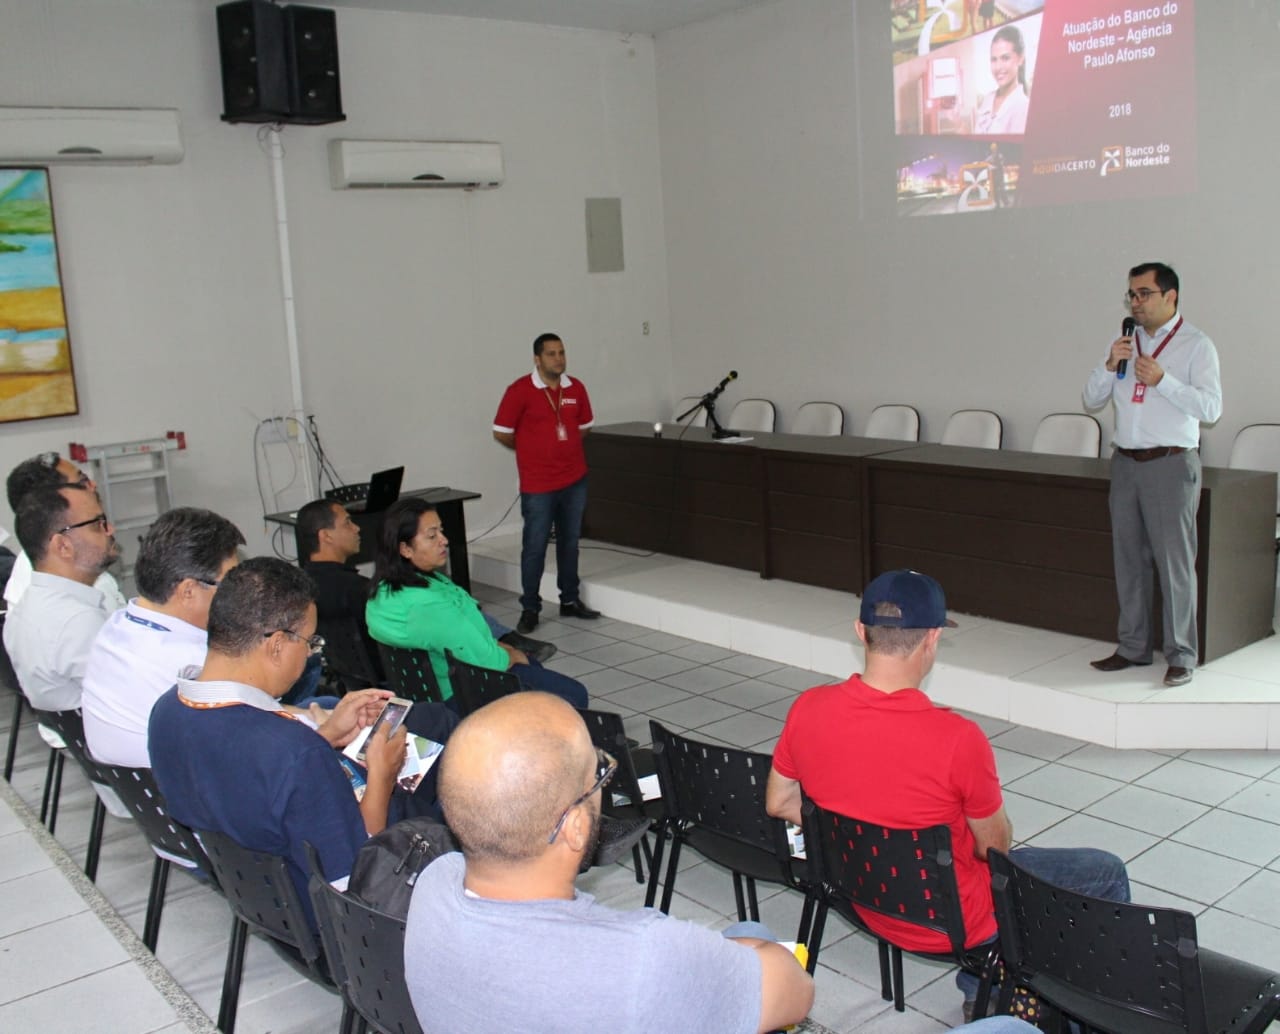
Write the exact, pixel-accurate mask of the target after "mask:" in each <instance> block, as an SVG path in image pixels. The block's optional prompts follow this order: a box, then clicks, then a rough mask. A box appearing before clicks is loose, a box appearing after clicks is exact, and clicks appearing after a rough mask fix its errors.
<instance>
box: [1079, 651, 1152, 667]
mask: <svg viewBox="0 0 1280 1034" xmlns="http://www.w3.org/2000/svg"><path fill="white" fill-rule="evenodd" d="M1150 663H1151V662H1150V661H1131V660H1129V658H1128V657H1121V656H1120V655H1119V654H1118V653H1113V654H1112V655H1111V656H1110V657H1104V658H1102V660H1100V661H1090V662H1089V667H1091V668H1096V669H1097V670H1098V671H1124V669H1125V668H1145V667H1146V666H1147V665H1149V664H1150Z"/></svg>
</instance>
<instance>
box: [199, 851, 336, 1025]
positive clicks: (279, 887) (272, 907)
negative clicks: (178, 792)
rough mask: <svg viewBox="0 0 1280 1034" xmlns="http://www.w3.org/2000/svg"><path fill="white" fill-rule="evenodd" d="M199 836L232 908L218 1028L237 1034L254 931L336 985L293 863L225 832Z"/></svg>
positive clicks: (307, 970) (303, 968)
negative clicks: (297, 884) (309, 919)
mask: <svg viewBox="0 0 1280 1034" xmlns="http://www.w3.org/2000/svg"><path fill="white" fill-rule="evenodd" d="M195 833H196V836H198V837H199V838H200V844H201V846H203V847H204V850H205V853H206V855H207V857H208V859H209V864H210V865H211V866H212V869H213V874H214V876H215V877H216V879H217V881H218V884H219V886H221V887H222V892H223V894H225V895H226V898H227V903H228V904H229V905H230V906H231V917H232V918H231V943H230V944H229V945H228V947H227V966H226V970H225V972H224V974H223V978H222V1000H221V1002H220V1004H219V1006H218V1029H219V1030H221V1031H223V1032H224V1034H232V1032H233V1031H234V1030H235V1026H236V1010H237V1007H238V1006H239V1002H240V978H241V976H242V974H243V972H244V951H245V946H246V944H247V943H248V938H249V932H250V931H251V930H252V931H253V932H254V933H257V934H260V935H262V936H264V937H266V938H268V940H270V941H273V942H275V946H277V947H281V948H284V949H286V950H285V951H283V952H282V954H283V955H284V957H285V958H287V959H288V960H289V961H290V962H291V963H293V964H294V965H296V966H297V967H298V968H299V969H300V970H301V971H302V972H303V973H304V974H305V975H306V976H308V977H309V978H311V979H312V980H315V981H317V982H318V983H321V984H324V985H325V986H327V987H334V986H336V983H337V982H336V980H335V979H334V977H333V976H331V975H330V970H329V968H328V965H327V964H326V961H325V957H324V955H323V953H322V951H321V948H320V943H319V941H318V940H317V939H316V935H315V933H314V932H313V931H312V929H311V927H310V926H309V925H308V923H307V913H306V911H305V910H304V909H303V907H302V902H301V900H300V899H299V898H298V892H297V891H296V890H295V889H294V886H293V879H292V878H291V877H290V875H289V866H288V863H287V862H286V861H285V860H284V859H283V858H281V857H280V856H279V855H273V854H263V853H261V852H259V851H250V850H249V849H248V848H245V847H241V846H240V845H239V844H238V843H236V842H235V841H234V840H232V839H231V837H229V836H227V835H226V834H224V833H218V832H215V831H213V830H204V829H198V830H196V831H195Z"/></svg>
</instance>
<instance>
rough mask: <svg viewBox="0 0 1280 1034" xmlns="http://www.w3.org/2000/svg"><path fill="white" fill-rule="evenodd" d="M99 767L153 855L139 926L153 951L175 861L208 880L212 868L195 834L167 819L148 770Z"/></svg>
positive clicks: (162, 803)
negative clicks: (149, 885)
mask: <svg viewBox="0 0 1280 1034" xmlns="http://www.w3.org/2000/svg"><path fill="white" fill-rule="evenodd" d="M98 767H99V768H100V770H101V771H102V773H103V775H105V776H106V777H107V785H108V786H110V787H111V788H112V789H113V790H115V792H116V795H117V796H118V797H119V798H120V800H122V801H123V802H124V803H125V806H126V807H128V809H129V811H130V812H131V813H132V815H133V818H134V820H135V821H136V822H137V823H138V828H139V829H141V830H142V835H143V836H145V837H146V838H147V843H149V844H150V845H151V850H152V851H153V852H155V856H156V860H155V864H154V865H153V866H152V868H151V891H150V893H149V894H148V895H147V915H146V919H145V920H144V921H143V925H142V943H143V944H145V945H146V946H147V947H148V948H149V949H151V951H153V952H154V951H155V950H156V941H157V940H158V939H159V937H160V917H161V914H162V913H163V912H164V898H165V892H166V890H167V889H168V886H169V871H170V868H171V866H172V864H173V861H174V859H182V860H184V861H185V862H189V863H190V866H191V867H192V868H196V869H200V870H201V871H202V872H204V873H205V874H206V875H208V876H209V877H210V879H212V878H213V869H212V867H211V866H210V863H209V859H208V857H207V856H206V855H205V853H204V849H203V848H202V847H201V846H200V841H198V840H197V839H196V837H195V834H194V833H192V832H191V830H189V829H187V827H186V826H184V825H182V824H181V823H180V822H177V821H176V820H175V819H173V817H172V816H170V814H169V811H168V809H167V808H166V807H165V803H164V798H163V797H162V796H161V794H160V790H159V788H158V787H157V786H156V781H155V778H154V777H153V776H152V775H151V769H149V768H125V767H124V766H123V765H100V766H98ZM179 864H182V862H180V863H179Z"/></svg>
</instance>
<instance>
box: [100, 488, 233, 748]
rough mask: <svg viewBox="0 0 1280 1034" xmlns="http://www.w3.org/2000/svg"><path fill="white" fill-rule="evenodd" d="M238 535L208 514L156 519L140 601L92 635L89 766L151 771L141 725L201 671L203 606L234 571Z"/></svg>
mask: <svg viewBox="0 0 1280 1034" xmlns="http://www.w3.org/2000/svg"><path fill="white" fill-rule="evenodd" d="M242 545H244V536H243V535H242V534H241V533H240V529H239V528H237V527H236V526H235V525H234V524H232V523H231V522H230V521H229V520H227V519H226V518H225V517H221V516H219V515H218V514H216V513H213V512H211V511H209V510H197V509H193V508H190V507H180V508H178V509H176V510H169V511H168V512H167V513H164V514H161V515H160V517H159V518H158V519H157V520H156V522H155V523H154V524H153V525H152V526H151V528H150V529H149V530H148V531H147V536H146V538H145V539H144V540H143V542H142V545H141V546H140V547H139V549H138V562H137V566H136V567H135V568H134V578H135V580H136V581H137V584H138V595H137V597H135V598H134V599H132V600H130V601H129V603H128V605H127V606H125V607H124V609H122V610H118V611H116V612H115V613H114V614H112V615H111V617H110V618H108V619H107V622H106V624H105V625H103V626H102V629H101V630H100V631H99V632H98V636H97V639H96V640H95V641H94V644H93V649H92V651H91V652H90V654H89V662H88V665H87V667H86V670H85V674H84V697H83V701H82V705H81V707H82V710H83V713H84V734H85V740H86V742H87V743H88V745H89V751H90V753H91V754H92V755H93V757H94V759H95V760H97V761H101V762H102V763H104V764H107V765H124V766H126V767H128V768H150V767H151V759H150V757H149V755H148V754H147V721H148V719H149V718H150V717H151V708H152V705H154V704H155V702H156V701H157V700H158V699H160V697H161V696H163V695H164V694H165V693H167V692H168V691H169V690H170V689H171V688H172V687H173V685H174V683H175V682H177V680H178V675H179V673H180V672H181V671H182V670H183V669H184V668H187V667H191V666H194V667H200V666H201V665H202V664H204V658H205V653H206V652H207V644H208V637H207V633H206V631H205V630H206V629H207V628H208V625H209V605H210V604H211V603H212V602H213V596H214V593H215V592H216V591H217V588H218V584H219V583H220V582H221V581H222V579H223V577H225V576H226V574H227V572H228V571H230V570H231V569H232V568H233V567H235V565H236V564H237V563H238V560H239V558H238V557H237V555H236V549H237V547H239V546H242Z"/></svg>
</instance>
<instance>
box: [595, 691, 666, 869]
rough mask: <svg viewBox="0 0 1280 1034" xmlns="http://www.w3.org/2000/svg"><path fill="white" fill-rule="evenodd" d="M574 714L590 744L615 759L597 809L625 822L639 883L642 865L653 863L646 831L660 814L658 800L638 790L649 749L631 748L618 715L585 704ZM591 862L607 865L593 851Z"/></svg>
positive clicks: (649, 769)
mask: <svg viewBox="0 0 1280 1034" xmlns="http://www.w3.org/2000/svg"><path fill="white" fill-rule="evenodd" d="M578 713H579V714H580V715H582V720H583V721H584V722H585V723H586V726H587V731H588V732H589V733H590V734H591V743H592V745H593V746H595V747H598V748H599V749H600V750H603V751H605V752H607V753H608V754H611V755H612V756H613V757H614V758H616V759H617V761H618V771H617V772H616V773H614V777H613V781H612V782H611V783H610V784H609V785H608V786H607V787H606V788H605V791H604V800H603V803H602V804H601V810H602V811H603V813H604V814H605V815H606V816H607V817H609V818H611V819H614V820H617V821H620V822H623V823H627V824H628V827H627V828H628V829H629V830H630V831H631V834H632V835H633V836H634V839H633V840H632V847H631V857H632V860H633V863H634V865H635V870H636V882H637V883H643V882H644V880H645V875H644V865H645V864H646V863H647V864H649V865H652V864H653V851H652V849H651V848H650V847H649V840H648V833H649V832H650V831H651V830H656V828H657V826H658V823H659V822H660V821H661V819H662V814H663V808H662V800H661V799H660V798H659V799H655V800H651V801H646V800H645V799H644V793H643V792H642V791H641V789H640V779H641V777H642V776H645V775H652V774H653V772H654V767H653V766H654V760H653V751H652V750H649V749H648V748H643V749H639V750H632V749H631V741H630V740H629V739H628V738H627V732H626V729H625V727H624V726H623V724H622V716H621V715H620V714H617V713H616V712H614V711H597V710H595V709H594V708H589V707H584V708H579V710H578ZM619 839H621V837H620V836H619ZM642 855H643V860H642ZM617 857H618V855H615V854H613V853H612V852H610V853H609V861H612V860H616V858H617ZM595 864H596V865H606V864H609V862H608V861H606V855H605V852H603V851H601V852H597V855H596V860H595Z"/></svg>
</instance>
